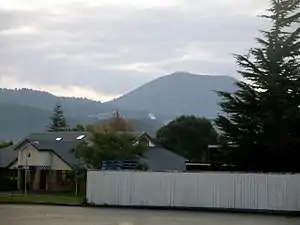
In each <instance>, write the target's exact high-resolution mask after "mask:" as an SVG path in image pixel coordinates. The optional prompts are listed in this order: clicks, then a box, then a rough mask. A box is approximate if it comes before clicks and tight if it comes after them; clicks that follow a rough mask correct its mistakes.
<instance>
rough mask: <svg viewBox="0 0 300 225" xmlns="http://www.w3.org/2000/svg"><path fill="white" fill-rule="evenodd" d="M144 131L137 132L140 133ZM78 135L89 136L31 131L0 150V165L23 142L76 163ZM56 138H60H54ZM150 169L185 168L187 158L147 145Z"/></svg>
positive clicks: (14, 154)
mask: <svg viewBox="0 0 300 225" xmlns="http://www.w3.org/2000/svg"><path fill="white" fill-rule="evenodd" d="M142 134H144V133H140V134H138V133H137V136H138V135H142ZM80 135H85V137H84V139H86V138H87V137H89V136H90V134H89V133H87V132H53V133H47V132H46V133H32V134H29V135H28V136H27V137H26V138H24V139H23V140H22V141H20V142H18V143H17V144H16V145H14V146H10V147H7V148H5V149H1V150H0V167H7V166H9V165H10V164H11V163H12V162H13V161H14V160H15V159H16V158H17V154H18V152H17V151H14V149H17V148H18V147H19V146H20V145H23V144H24V143H25V142H30V143H31V144H32V145H33V146H34V147H36V148H37V149H38V150H40V151H53V152H54V153H55V154H57V155H58V156H59V157H60V158H61V159H62V160H63V161H65V162H66V163H67V164H69V165H70V166H73V165H74V164H75V163H76V161H77V160H76V158H75V156H74V154H73V153H72V149H74V148H75V147H76V146H77V145H78V144H79V143H80V141H81V140H77V139H76V138H77V137H78V136H80ZM56 138H62V139H61V140H56ZM142 161H143V162H144V163H146V164H147V165H148V167H149V170H152V171H166V170H179V171H184V170H185V162H186V161H187V159H185V158H184V157H182V156H180V155H178V154H176V153H173V152H171V151H169V150H167V149H164V148H162V147H159V146H157V147H148V149H147V151H146V153H145V158H144V159H143V160H142Z"/></svg>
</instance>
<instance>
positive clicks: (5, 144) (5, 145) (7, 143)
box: [0, 141, 14, 149]
mask: <svg viewBox="0 0 300 225" xmlns="http://www.w3.org/2000/svg"><path fill="white" fill-rule="evenodd" d="M13 144H14V143H13V142H12V141H9V142H6V141H1V142H0V149H2V148H6V147H9V146H11V145H13Z"/></svg>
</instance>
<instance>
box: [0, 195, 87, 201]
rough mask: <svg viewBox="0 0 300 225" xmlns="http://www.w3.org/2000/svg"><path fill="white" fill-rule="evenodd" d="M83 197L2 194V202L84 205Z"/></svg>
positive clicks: (0, 198)
mask: <svg viewBox="0 0 300 225" xmlns="http://www.w3.org/2000/svg"><path fill="white" fill-rule="evenodd" d="M82 200H83V198H82V196H71V195H60V194H58V195H54V194H53V195H52V194H51V195H47V194H43V195H38V194H37V195H35V194H28V195H24V194H0V202H24V203H26V202H28V203H34V202H35V203H38V202H43V203H82Z"/></svg>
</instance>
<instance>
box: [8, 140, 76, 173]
mask: <svg viewBox="0 0 300 225" xmlns="http://www.w3.org/2000/svg"><path fill="white" fill-rule="evenodd" d="M21 149H22V148H21ZM29 153H30V157H27V164H26V155H27V156H28V154H29ZM25 165H27V166H50V168H51V170H66V171H69V170H72V168H71V167H70V166H69V165H68V164H67V163H66V162H64V161H63V160H62V159H61V158H60V157H58V156H57V155H56V154H55V153H53V152H52V151H38V150H37V149H35V148H34V147H33V146H32V145H28V146H26V147H25V148H24V149H22V150H21V151H19V153H18V160H17V161H15V162H14V163H13V164H12V165H11V166H10V167H9V168H10V169H13V168H18V166H25Z"/></svg>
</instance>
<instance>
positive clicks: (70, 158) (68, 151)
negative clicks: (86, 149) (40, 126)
mask: <svg viewBox="0 0 300 225" xmlns="http://www.w3.org/2000/svg"><path fill="white" fill-rule="evenodd" d="M79 143H80V141H63V140H62V141H47V140H41V141H40V140H39V142H38V143H33V145H34V146H35V147H36V148H37V149H39V150H40V151H53V152H54V153H55V154H56V155H58V156H59V157H60V158H61V159H62V160H63V161H65V162H66V163H67V164H69V166H71V167H72V166H73V165H75V163H76V161H77V160H76V157H75V155H74V153H72V150H73V149H75V147H76V146H78V144H79Z"/></svg>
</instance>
